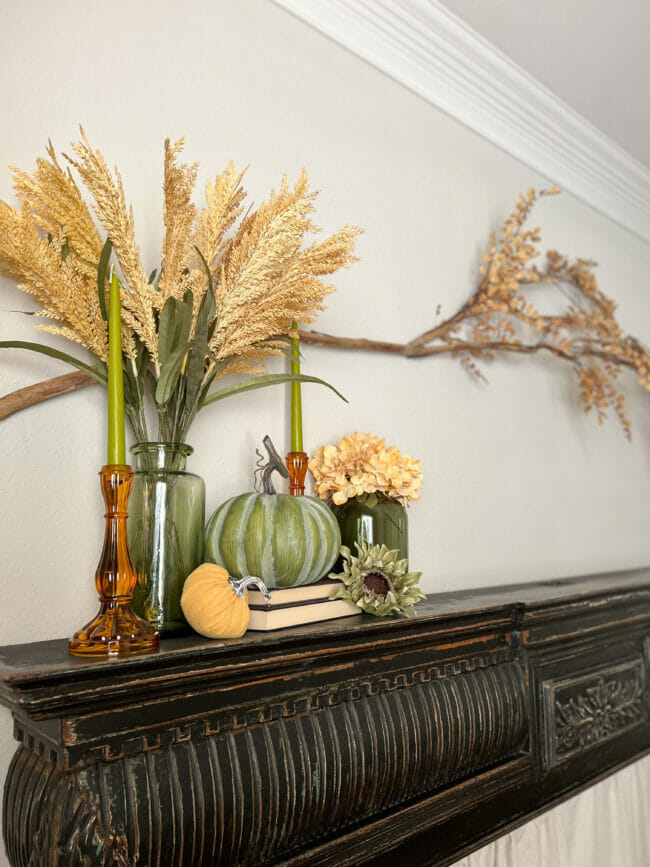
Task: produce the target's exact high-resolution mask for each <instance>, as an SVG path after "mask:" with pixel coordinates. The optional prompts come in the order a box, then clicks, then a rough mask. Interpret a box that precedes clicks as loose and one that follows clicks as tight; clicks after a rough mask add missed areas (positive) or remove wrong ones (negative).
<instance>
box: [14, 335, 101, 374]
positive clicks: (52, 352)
mask: <svg viewBox="0 0 650 867" xmlns="http://www.w3.org/2000/svg"><path fill="white" fill-rule="evenodd" d="M0 349H29V350H31V352H38V353H40V355H48V356H49V357H50V358H56V359H57V360H58V361H64V362H65V363H66V364H69V365H71V366H72V367H76V368H77V370H82V371H83V372H84V373H87V374H88V376H91V377H92V378H93V379H94V380H96V381H97V382H101V383H102V384H103V385H105V384H106V381H107V377H106V376H104V375H103V373H102V372H101V371H100V370H98V369H97V368H96V367H91V366H90V365H89V364H84V362H83V361H79V359H78V358H75V357H74V356H73V355H68V353H67V352H61V351H60V350H58V349H53V348H52V347H51V346H46V345H45V344H44V343H29V342H27V341H25V340H0Z"/></svg>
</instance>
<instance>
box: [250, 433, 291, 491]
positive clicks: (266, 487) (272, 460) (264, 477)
mask: <svg viewBox="0 0 650 867" xmlns="http://www.w3.org/2000/svg"><path fill="white" fill-rule="evenodd" d="M262 442H263V443H264V448H265V449H266V451H267V454H268V456H269V460H268V463H266V464H264V463H262V461H263V460H264V458H263V457H262V455H260V453H259V452H258V453H257V454H258V455H259V456H260V460H259V461H258V463H257V467H258V469H257V470H256V471H255V476H256V477H258V475H259V476H260V477H261V482H262V491H263V493H265V494H277V491H276V490H275V486H274V485H273V480H272V478H271V476H272V474H273V473H274V472H278V473H280V475H281V476H282V478H284V479H287V478H289V470H288V469H287V468H286V467H285V465H284V462H283V460H282V458H281V457H280V455H279V454H278V453H277V452H276V450H275V446H274V445H273V443H272V442H271V437H270V436H269V435H268V434H267V435H266V436H265V437H264V439H263V440H262Z"/></svg>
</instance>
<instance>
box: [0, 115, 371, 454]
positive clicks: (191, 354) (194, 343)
mask: <svg viewBox="0 0 650 867" xmlns="http://www.w3.org/2000/svg"><path fill="white" fill-rule="evenodd" d="M81 134H82V137H81V140H80V141H79V142H77V143H75V144H73V145H72V148H73V151H74V156H73V157H69V156H66V155H64V158H65V160H66V161H67V163H68V164H69V165H68V167H67V168H64V167H63V166H62V164H61V163H60V162H59V160H58V159H57V156H56V153H55V151H54V148H53V147H52V144H51V143H50V145H49V147H48V151H47V153H48V157H47V159H39V160H38V161H37V167H36V170H35V171H34V172H32V173H31V174H29V173H26V172H23V171H20V170H18V169H14V170H13V174H14V186H15V190H16V194H17V197H18V199H19V200H20V202H21V207H12V206H11V205H9V204H7V203H5V202H0V270H1V271H2V272H3V273H5V274H7V275H9V276H11V277H13V278H14V279H16V280H17V281H18V284H19V286H20V288H21V289H23V290H24V291H25V292H28V293H29V294H31V295H32V296H34V298H35V299H36V300H37V302H38V303H39V304H40V307H41V309H40V311H39V312H38V313H37V316H39V317H40V318H42V319H44V320H46V322H44V323H43V324H41V325H39V326H37V327H39V328H41V329H42V330H44V331H47V332H50V333H52V334H55V335H57V336H60V337H65V338H67V339H68V340H71V341H73V342H75V343H79V344H81V345H82V346H83V347H85V349H87V350H88V352H89V353H90V356H91V360H90V363H85V362H84V361H81V360H79V359H77V358H75V357H73V356H71V355H68V354H67V353H64V352H61V351H59V350H57V349H53V348H52V347H49V346H44V345H42V344H35V343H26V342H22V341H5V342H3V343H0V346H4V347H14V348H15V347H18V348H25V349H32V350H35V351H37V352H41V353H43V354H45V355H49V356H51V357H54V358H57V359H59V360H62V361H65V362H67V363H68V364H71V365H73V366H74V367H76V368H78V369H79V370H81V371H84V372H85V373H86V374H88V375H90V376H91V377H92V378H93V379H95V380H98V381H100V382H105V381H106V360H107V352H108V340H107V325H106V319H107V315H106V311H107V295H108V291H109V289H108V285H109V280H108V276H109V266H110V260H111V257H112V256H113V255H114V257H115V259H116V260H117V264H118V265H119V269H120V272H121V285H122V291H121V296H122V305H123V310H122V325H123V345H124V372H125V403H126V411H127V416H128V419H129V421H130V424H131V426H132V428H133V431H134V434H135V437H136V439H137V440H139V441H143V442H144V441H147V440H148V439H149V436H148V433H147V421H146V414H145V403H146V401H147V400H148V399H152V400H153V403H154V406H155V409H156V412H157V417H158V439H159V440H160V441H167V442H185V440H186V436H187V432H188V429H189V427H190V425H191V423H192V421H193V419H194V417H195V415H196V413H197V412H198V410H200V409H201V408H203V407H204V406H207V405H208V404H210V403H214V402H215V401H218V400H221V399H223V398H225V397H228V396H230V395H232V394H237V393H239V392H241V391H246V390H250V389H255V388H262V387H264V386H267V385H273V384H275V383H280V382H286V381H294V380H296V379H299V380H301V381H303V382H320V383H322V380H319V379H317V378H315V377H310V376H295V375H291V374H265V373H263V371H264V360H265V358H266V357H267V356H269V355H276V354H279V353H282V352H283V351H285V348H286V345H287V334H288V332H289V331H290V330H291V324H292V322H293V321H294V320H295V321H298V322H312V321H313V320H314V318H315V316H316V313H317V311H319V310H322V309H323V301H324V298H325V297H326V296H327V294H328V293H330V292H332V291H333V287H332V286H328V285H327V284H326V283H325V282H323V280H322V279H321V278H322V277H324V276H326V275H328V274H332V273H334V272H335V271H337V270H338V269H339V268H347V267H348V266H349V265H350V264H351V263H352V262H354V261H356V259H355V256H354V247H355V243H356V240H357V237H358V235H359V233H360V231H361V230H360V229H358V228H356V227H354V226H346V227H344V228H342V229H341V230H340V231H338V232H336V233H335V234H334V235H332V236H331V237H329V238H327V239H326V240H324V241H320V242H316V243H312V244H311V245H310V246H306V247H305V246H304V239H305V237H306V236H308V235H309V234H312V233H314V232H317V231H318V229H317V228H316V226H315V225H314V224H313V222H312V219H311V214H312V213H313V211H314V201H315V198H316V195H317V193H316V192H312V191H311V190H310V188H309V181H308V177H307V174H306V172H305V171H304V170H303V171H302V172H301V173H300V175H299V177H298V180H297V181H296V183H295V185H294V186H293V187H290V186H289V184H288V182H287V179H286V177H285V178H284V179H283V181H282V183H281V185H280V188H279V189H278V190H277V191H276V190H273V191H272V192H271V195H270V197H269V199H268V201H266V202H264V203H263V204H262V205H261V206H260V207H259V208H257V209H256V210H251V209H249V210H248V211H247V212H246V213H245V214H244V213H243V212H244V199H245V196H246V193H245V191H244V189H243V187H242V178H243V174H244V173H243V172H240V171H238V170H237V169H236V168H235V166H234V164H233V163H230V164H229V165H228V167H227V168H226V169H225V171H223V172H222V173H221V174H219V175H217V177H216V178H215V180H214V181H209V182H208V184H207V186H206V204H205V207H203V208H202V209H201V210H200V211H199V210H198V209H197V207H196V205H194V203H193V202H192V194H193V191H194V187H195V184H196V176H197V164H196V163H194V164H193V165H187V164H184V163H181V162H180V161H179V154H180V153H181V151H182V149H183V139H179V141H177V142H176V143H175V144H173V145H172V144H170V143H169V140H167V141H166V142H165V159H164V212H163V218H164V229H165V231H164V239H163V245H162V263H161V266H160V268H159V269H157V270H155V271H153V272H152V273H151V274H147V272H146V271H145V269H144V267H143V264H142V261H141V257H140V252H139V249H138V246H137V244H136V241H135V227H134V219H133V212H132V209H131V208H129V207H128V206H127V203H126V198H125V195H124V189H123V185H122V179H121V177H120V174H119V172H118V171H117V170H116V171H115V173H114V174H112V173H111V171H110V170H109V168H108V166H107V164H106V161H105V160H104V157H103V156H102V154H101V153H100V152H99V151H97V150H94V149H93V148H92V147H91V145H90V143H89V142H88V139H87V138H86V136H85V134H84V132H83V129H82V130H81ZM72 168H74V169H76V171H77V172H78V175H79V176H80V178H81V180H82V182H83V184H84V185H85V187H86V189H87V190H88V191H89V193H90V194H91V196H92V199H93V206H94V211H95V215H96V217H97V220H98V221H99V224H100V226H101V227H102V229H103V230H104V232H105V235H106V239H105V240H104V239H103V238H102V236H101V235H100V232H99V231H98V229H97V227H96V225H95V221H94V219H93V216H92V214H91V212H90V210H89V208H88V206H87V205H86V203H85V201H84V199H83V196H82V193H81V191H80V188H79V186H78V185H77V182H76V181H75V179H74V176H73V174H72V171H71V169H72ZM242 215H243V218H242ZM240 218H242V219H241V220H240ZM238 221H239V223H238ZM234 372H238V373H246V374H255V375H251V376H249V377H247V379H245V380H244V381H243V382H240V383H237V384H235V385H230V386H226V387H222V388H220V389H218V390H213V391H210V388H211V386H212V384H213V382H214V380H215V379H216V378H217V377H222V376H224V375H225V374H228V373H234ZM322 384H325V385H327V383H322ZM71 387H73V386H72V384H71ZM330 387H331V386H330Z"/></svg>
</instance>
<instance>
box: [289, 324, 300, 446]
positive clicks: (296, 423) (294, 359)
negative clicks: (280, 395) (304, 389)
mask: <svg viewBox="0 0 650 867" xmlns="http://www.w3.org/2000/svg"><path fill="white" fill-rule="evenodd" d="M293 329H294V336H293V337H292V338H291V373H293V374H299V373H300V341H299V340H298V323H297V322H294V323H293ZM291 451H292V452H301V451H302V394H301V391H300V383H299V382H292V383H291Z"/></svg>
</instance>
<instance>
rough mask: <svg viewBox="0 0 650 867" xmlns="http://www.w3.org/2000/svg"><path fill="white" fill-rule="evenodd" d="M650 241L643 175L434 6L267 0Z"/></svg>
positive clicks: (649, 200)
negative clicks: (272, 1)
mask: <svg viewBox="0 0 650 867" xmlns="http://www.w3.org/2000/svg"><path fill="white" fill-rule="evenodd" d="M274 2H275V3H277V4H278V5H279V6H282V7H283V8H284V9H286V10H288V11H289V12H292V13H293V14H294V15H296V16H297V17H299V18H301V19H303V20H304V21H306V22H307V23H308V24H311V25H312V26H313V27H315V28H316V29H317V30H319V31H321V32H322V33H324V34H326V35H327V36H329V37H331V38H332V39H334V40H335V41H336V42H338V43H339V44H340V45H343V46H344V47H345V48H348V49H349V50H350V51H352V52H354V53H355V54H357V55H358V56H359V57H361V58H363V59H364V60H366V61H367V62H368V63H371V64H372V65H373V66H375V67H377V68H378V69H379V70H381V71H382V72H384V73H386V74H387V75H389V76H390V77H391V78H394V79H395V80H396V81H399V82H400V83H401V84H403V85H405V86H406V87H408V88H409V89H410V90H412V91H414V92H415V93H417V94H418V95H419V96H421V97H423V98H424V99H426V100H427V101H428V102H430V103H432V104H433V105H435V106H437V107H438V108H441V109H442V110H443V111H445V112H447V113H448V114H450V115H451V116H452V117H454V118H456V119H457V120H459V121H461V122H462V123H464V124H465V125H466V126H468V127H470V129H473V130H475V131H476V132H478V133H480V134H481V135H482V136H484V137H485V138H486V139H488V141H491V142H493V143H494V144H496V145H498V146H499V147H500V148H502V149H503V150H505V151H507V152H508V153H509V154H512V156H514V157H516V158H517V159H518V160H521V162H523V163H524V164H525V165H528V166H530V167H531V168H533V169H535V170H536V171H537V172H539V173H540V174H542V175H544V176H545V177H547V178H548V179H549V180H550V181H552V182H553V183H556V184H558V186H560V187H562V189H564V190H566V191H567V192H570V193H573V194H574V195H575V196H577V197H578V198H580V199H582V200H583V201H584V202H586V203H587V204H588V205H591V206H592V207H593V208H595V209H596V210H598V211H601V212H602V213H603V214H605V215H606V216H607V217H609V218H610V219H612V220H614V221H616V222H617V223H620V224H621V225H622V226H624V227H625V228H627V229H629V230H630V231H632V232H634V233H635V234H637V235H639V236H640V237H641V238H643V239H644V240H646V241H650V168H648V167H647V166H645V165H643V164H642V163H641V162H639V161H638V160H636V159H635V158H634V157H632V156H631V155H630V154H628V153H627V151H625V150H624V149H623V148H622V147H620V146H619V145H617V144H616V143H615V142H613V141H612V140H611V139H609V138H608V137H607V136H606V135H605V134H604V133H602V132H601V131H600V130H599V129H597V128H596V127H595V126H593V125H592V124H590V123H589V122H588V121H587V120H586V119H585V118H584V117H582V116H581V115H580V114H578V113H577V112H576V111H574V110H573V109H572V108H570V107H569V106H568V105H567V104H566V103H565V102H563V101H562V100H561V99H558V97H557V96H555V95H554V94H553V93H552V92H551V91H550V90H548V89H547V88H546V87H544V86H543V85H542V84H541V83H540V82H539V81H537V80H536V79H535V78H533V77H532V76H531V75H529V74H528V73H527V72H525V71H524V70H523V69H522V68H521V67H519V66H517V65H516V64H515V63H513V62H512V61H511V60H509V59H508V58H507V57H506V56H505V55H504V54H502V53H501V52H500V51H499V50H498V49H497V48H495V47H494V45H492V44H491V43H490V42H488V41H487V40H485V39H484V38H483V37H482V36H480V35H479V34H478V33H476V32H475V31H474V30H472V29H471V28H470V27H468V26H467V25H466V24H465V23H464V22H463V21H461V20H460V19H459V18H457V17H456V16H455V15H454V14H453V13H451V12H450V11H449V10H448V9H446V8H445V7H444V6H442V5H441V4H440V3H439V2H437V0H274Z"/></svg>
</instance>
